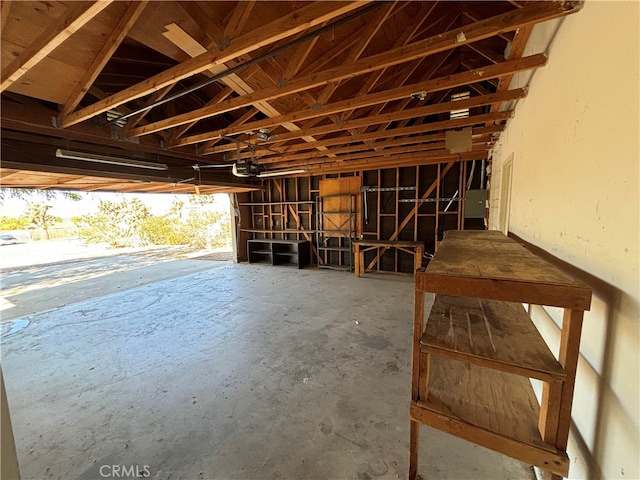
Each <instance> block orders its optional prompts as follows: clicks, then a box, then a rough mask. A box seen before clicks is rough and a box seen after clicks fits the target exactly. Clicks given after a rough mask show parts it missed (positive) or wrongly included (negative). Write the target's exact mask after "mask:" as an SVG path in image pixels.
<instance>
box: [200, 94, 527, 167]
mask: <svg viewBox="0 0 640 480" xmlns="http://www.w3.org/2000/svg"><path fill="white" fill-rule="evenodd" d="M526 94H527V90H526V89H520V88H519V89H515V90H508V91H506V92H501V93H496V94H489V95H486V96H478V97H472V98H469V99H466V100H458V101H452V102H443V103H437V104H434V105H428V106H425V107H418V108H412V109H406V110H401V111H399V112H393V113H387V114H382V115H376V116H373V117H364V118H360V119H356V120H351V121H349V122H345V123H344V124H342V125H329V126H327V127H320V128H319V129H318V130H319V131H318V132H317V133H318V134H326V133H333V132H336V131H340V130H348V129H352V128H358V127H364V126H370V125H376V124H382V123H386V124H389V123H390V122H397V121H399V120H405V119H414V118H421V117H426V116H427V115H434V114H438V113H446V112H449V111H451V110H456V109H462V108H474V107H479V106H482V105H490V104H491V103H493V102H495V101H508V100H516V99H519V98H524V97H525V96H526ZM474 118H475V117H473V116H472V117H468V120H471V119H474ZM458 120H460V119H458ZM458 120H445V122H449V121H451V122H456V121H458ZM497 120H500V119H497V118H494V119H493V120H489V121H497ZM464 121H466V120H464ZM424 125H428V124H424ZM441 125H442V126H441V128H444V129H446V128H457V127H464V126H467V125H468V124H465V125H462V124H458V123H451V124H444V123H443V124H441ZM310 131H315V130H310ZM385 132H386V133H385ZM396 132H397V133H396ZM402 132H403V130H401V128H396V129H390V130H381V131H378V132H372V133H365V134H361V135H355V136H349V135H344V136H340V137H334V138H330V139H327V140H319V141H318V142H316V143H309V144H307V143H299V144H295V145H290V146H286V147H280V148H274V150H277V151H278V152H279V153H280V154H288V153H293V152H299V151H302V150H308V149H312V148H317V147H319V146H322V147H329V146H332V145H343V144H346V143H354V142H367V141H372V140H378V139H380V138H386V137H389V136H391V135H390V134H393V135H403V133H402ZM411 132H412V133H416V132H415V131H411ZM279 139H280V138H279ZM201 150H202V152H203V153H220V152H228V151H232V150H235V146H230V145H220V146H218V147H213V148H211V149H204V148H203V149H201ZM312 155H318V154H316V153H315V152H313V154H312ZM319 155H322V154H319Z"/></svg>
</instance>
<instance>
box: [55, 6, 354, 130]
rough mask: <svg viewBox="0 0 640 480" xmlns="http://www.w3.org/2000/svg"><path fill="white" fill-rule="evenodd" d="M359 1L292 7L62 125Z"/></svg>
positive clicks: (223, 60)
mask: <svg viewBox="0 0 640 480" xmlns="http://www.w3.org/2000/svg"><path fill="white" fill-rule="evenodd" d="M98 3H102V2H98ZM363 4H364V2H319V3H312V4H310V5H308V6H305V7H303V8H300V9H296V10H295V11H294V12H292V13H290V14H288V15H285V16H283V17H280V18H278V19H277V20H275V21H273V22H271V23H268V24H266V25H263V26H261V27H259V28H257V29H255V30H253V31H251V32H249V33H248V34H246V35H243V36H241V37H238V38H237V39H236V40H235V41H234V42H233V48H227V49H226V50H224V51H222V52H221V51H219V50H217V49H212V50H211V51H208V52H205V53H203V54H201V55H198V56H197V57H195V58H192V59H190V60H186V61H185V62H182V63H181V64H179V65H176V66H175V67H172V68H169V69H168V70H165V71H164V72H162V73H159V74H157V75H155V76H153V77H151V78H148V79H146V80H143V81H142V82H140V83H138V84H136V85H134V86H132V87H129V88H126V89H125V90H123V91H121V92H118V93H116V94H114V95H111V96H110V97H107V98H105V99H104V100H101V101H99V102H96V103H94V104H93V105H90V106H88V107H85V108H83V109H81V110H79V111H77V112H74V113H72V114H70V115H68V116H67V117H66V118H65V120H64V123H63V124H62V126H63V127H65V128H66V127H70V126H71V125H75V124H76V123H80V122H82V121H85V120H87V119H89V118H92V117H95V116H96V115H99V114H101V113H103V112H106V111H107V110H110V109H112V108H115V107H117V106H119V105H122V104H123V103H127V102H130V101H131V100H135V99H137V98H140V97H144V96H146V95H149V94H151V93H153V92H155V91H157V90H160V89H161V88H164V87H166V86H168V85H172V84H175V83H177V82H179V81H180V80H182V79H184V78H188V77H191V76H193V75H196V74H198V73H201V72H203V71H204V70H207V69H208V68H210V67H211V66H213V65H221V64H224V63H226V62H229V61H231V60H234V59H236V58H238V57H240V56H242V55H246V54H248V53H250V52H253V51H255V50H257V49H259V48H261V47H264V46H266V45H270V44H272V43H273V42H277V41H279V40H282V39H284V38H287V37H289V36H291V35H295V34H296V33H299V32H301V31H304V30H306V29H308V28H309V27H312V26H315V25H320V24H322V23H324V22H326V21H328V20H331V19H332V18H335V17H337V16H339V15H342V14H344V13H347V12H350V11H352V10H354V9H357V8H360V7H362V5H363ZM194 120H196V118H192V119H190V120H187V121H185V122H183V123H189V122H190V121H194ZM177 125H178V124H174V125H171V126H172V127H173V126H177ZM138 128H141V127H138ZM167 128H169V127H167Z"/></svg>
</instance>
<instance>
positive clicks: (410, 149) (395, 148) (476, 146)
mask: <svg viewBox="0 0 640 480" xmlns="http://www.w3.org/2000/svg"><path fill="white" fill-rule="evenodd" d="M441 135H442V137H443V138H442V140H441V141H438V142H431V143H416V139H414V138H406V139H403V141H399V142H394V143H392V142H384V143H388V144H389V145H390V146H389V147H386V148H379V149H378V148H376V149H367V147H366V146H354V147H350V148H348V149H345V150H346V151H344V152H342V153H339V152H337V151H336V150H332V151H331V153H333V154H334V155H332V156H326V157H308V158H303V159H295V160H292V159H290V158H288V157H287V158H285V159H284V160H282V159H272V161H270V162H266V161H264V159H263V158H260V164H262V165H268V166H269V167H270V168H279V169H282V168H287V169H292V168H297V167H300V166H301V165H304V167H306V168H309V167H313V166H322V165H328V164H332V163H336V162H351V161H353V160H364V159H367V158H369V159H373V160H375V159H380V160H382V159H383V158H384V159H387V161H388V162H390V163H393V161H394V159H396V158H398V156H400V155H406V154H409V153H413V154H414V155H417V154H418V153H424V154H425V155H428V154H429V153H431V152H434V151H438V152H443V151H446V152H447V153H448V150H446V143H445V141H444V134H441ZM427 136H430V135H427ZM403 144H410V145H408V146H406V145H405V146H402V145H403ZM491 145H493V137H491V135H484V136H481V137H478V138H475V139H473V143H472V150H481V149H488V148H490V147H491ZM342 150H343V149H340V151H342Z"/></svg>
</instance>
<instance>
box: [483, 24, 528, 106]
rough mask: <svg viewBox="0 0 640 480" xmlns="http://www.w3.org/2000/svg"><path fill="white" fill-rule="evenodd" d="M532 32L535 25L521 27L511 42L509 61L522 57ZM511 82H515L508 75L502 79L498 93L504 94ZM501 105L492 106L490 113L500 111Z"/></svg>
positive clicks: (499, 103) (497, 103)
mask: <svg viewBox="0 0 640 480" xmlns="http://www.w3.org/2000/svg"><path fill="white" fill-rule="evenodd" d="M532 31H533V25H525V26H524V27H521V28H519V29H518V30H517V31H516V34H515V36H514V37H513V42H511V48H510V50H509V55H508V58H509V60H511V59H514V58H521V57H522V54H523V53H524V49H525V47H526V45H527V42H528V41H529V37H530V36H531V32H532ZM511 80H513V75H506V76H505V77H503V78H501V79H500V81H499V82H498V87H497V89H496V91H498V92H502V91H504V90H508V89H509V85H510V84H511ZM500 105H502V102H496V103H494V104H493V105H491V108H490V110H489V111H491V112H494V111H496V110H498V109H499V108H500Z"/></svg>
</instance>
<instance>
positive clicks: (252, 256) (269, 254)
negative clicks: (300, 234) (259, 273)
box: [247, 239, 310, 268]
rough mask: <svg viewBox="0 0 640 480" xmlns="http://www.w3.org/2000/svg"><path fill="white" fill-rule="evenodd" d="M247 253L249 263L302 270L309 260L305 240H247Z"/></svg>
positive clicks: (307, 243)
mask: <svg viewBox="0 0 640 480" xmlns="http://www.w3.org/2000/svg"><path fill="white" fill-rule="evenodd" d="M247 253H248V257H249V263H268V264H270V265H291V266H296V267H297V268H304V267H305V266H306V265H308V264H309V260H310V256H309V242H308V241H307V240H277V239H261V240H259V239H253V240H248V241H247Z"/></svg>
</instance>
